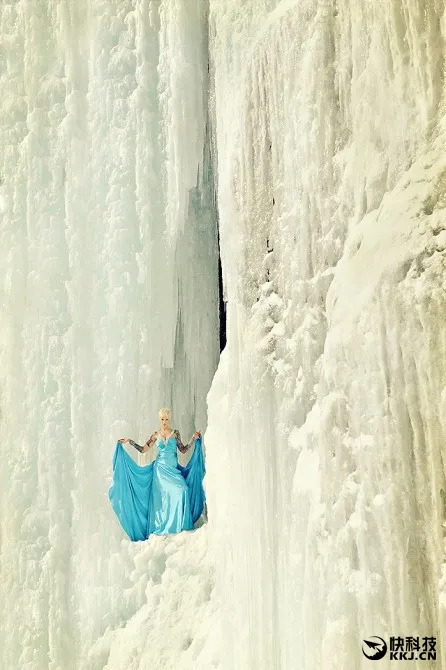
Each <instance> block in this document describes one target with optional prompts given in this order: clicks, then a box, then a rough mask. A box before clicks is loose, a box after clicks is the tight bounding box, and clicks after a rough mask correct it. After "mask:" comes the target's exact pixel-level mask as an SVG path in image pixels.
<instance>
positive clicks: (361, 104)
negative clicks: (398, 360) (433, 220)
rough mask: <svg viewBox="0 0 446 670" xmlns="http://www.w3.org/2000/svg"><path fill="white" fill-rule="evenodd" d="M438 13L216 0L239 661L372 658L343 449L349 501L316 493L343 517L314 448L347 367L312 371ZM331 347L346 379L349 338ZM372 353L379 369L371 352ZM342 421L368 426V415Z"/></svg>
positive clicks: (435, 40)
mask: <svg viewBox="0 0 446 670" xmlns="http://www.w3.org/2000/svg"><path fill="white" fill-rule="evenodd" d="M442 11H443V8H442V7H441V3H432V4H430V5H429V7H426V6H425V3H423V2H421V1H420V2H414V3H411V5H410V7H409V6H406V5H405V4H404V3H403V4H402V5H401V7H400V6H398V7H396V6H395V7H393V6H392V7H390V6H389V7H388V8H386V9H385V10H384V8H383V7H382V6H379V5H373V4H370V3H360V2H354V1H346V2H340V3H337V4H336V7H335V6H334V5H333V3H330V2H326V1H325V0H320V1H319V2H315V1H312V0H309V1H308V2H293V1H292V0H291V1H286V0H284V1H283V2H271V3H268V2H263V3H254V2H253V3H251V2H248V3H247V2H238V1H236V0H234V1H232V2H230V3H225V4H224V5H223V4H222V3H219V2H218V0H215V1H214V2H211V12H210V25H211V36H212V38H211V53H212V61H213V70H214V77H215V114H216V119H217V123H216V127H217V145H218V161H219V174H218V183H219V215H220V220H221V233H222V260H223V264H224V267H223V272H224V275H225V280H226V286H227V291H228V346H227V348H226V351H225V353H224V355H223V357H222V362H221V365H220V367H219V370H218V371H217V374H216V377H215V378H214V382H213V387H212V389H211V392H210V394H209V408H210V423H209V429H208V442H209V443H211V442H212V443H213V444H215V449H213V450H212V451H211V452H210V453H209V455H208V479H209V481H215V482H216V486H215V488H214V487H211V489H210V493H211V498H210V500H209V507H210V514H211V515H212V518H213V520H214V523H213V525H212V527H210V531H212V536H213V540H214V542H215V548H216V554H217V556H219V554H218V547H220V546H221V545H222V544H223V545H225V546H228V549H229V554H230V556H231V558H230V560H227V556H224V558H223V559H222V560H221V561H218V559H217V561H218V562H217V575H218V580H219V588H220V590H221V593H222V594H224V596H223V597H222V614H223V622H222V625H223V630H224V633H225V639H226V640H227V641H228V644H227V645H226V646H225V649H224V654H225V656H224V663H225V667H228V668H237V667H256V668H264V669H265V670H267V669H268V670H270V669H271V668H275V669H276V668H277V669H278V668H281V669H283V670H285V669H287V668H291V667H302V668H306V669H308V670H312V669H313V668H314V667H324V668H328V667H330V668H333V669H334V668H336V670H337V669H338V668H343V667H346V666H348V667H358V666H357V663H356V662H357V661H358V662H361V652H360V650H359V654H358V647H357V646H355V644H359V643H360V642H359V641H360V636H361V635H362V634H363V631H362V630H359V625H358V624H357V622H358V620H359V618H360V617H362V619H361V620H362V621H364V620H365V619H366V616H365V615H366V613H365V611H362V610H361V608H365V607H366V605H364V590H366V589H367V588H369V586H370V589H371V590H373V588H374V586H375V585H374V583H373V579H372V580H371V582H370V583H368V582H367V581H366V580H365V582H361V578H360V577H359V576H358V574H357V573H356V572H355V570H356V569H357V570H358V571H360V570H361V569H362V568H364V569H366V564H365V562H364V563H362V565H360V566H359V567H358V565H357V561H356V557H355V556H353V557H351V556H350V555H348V556H347V555H346V554H347V553H348V552H349V551H350V550H351V545H348V548H347V545H346V544H343V540H344V533H343V530H342V528H341V527H339V528H338V527H336V528H334V527H335V526H337V524H340V523H341V515H342V510H343V504H344V500H343V497H342V496H344V495H345V494H346V492H347V491H348V492H349V493H351V494H352V495H354V492H355V490H356V489H355V482H354V481H351V482H350V480H349V476H350V479H353V476H351V475H352V472H353V470H352V471H350V470H349V468H350V467H352V463H351V461H350V460H349V459H346V460H345V461H342V462H341V463H340V464H339V470H340V471H341V472H342V473H343V475H341V474H339V472H338V473H337V476H339V477H341V478H342V476H344V477H345V479H346V480H348V481H346V486H345V490H344V489H342V493H341V492H340V490H339V489H337V493H338V495H339V496H341V498H340V500H339V501H337V500H336V495H334V496H332V497H330V498H329V500H328V501H327V500H326V499H325V498H324V501H323V502H324V503H326V505H327V507H330V510H331V509H332V507H333V506H334V505H335V504H337V502H339V505H337V507H336V509H337V510H339V515H338V516H336V519H334V517H333V516H332V515H331V514H330V513H329V512H327V514H324V513H323V510H324V508H323V507H322V506H320V505H319V503H320V502H321V501H320V499H319V494H320V491H325V490H326V489H327V488H329V484H328V482H327V481H324V479H323V478H322V479H321V480H320V477H321V473H322V474H323V475H324V476H329V475H328V472H332V471H331V470H330V469H329V468H328V467H326V466H325V467H320V466H319V459H321V458H325V459H327V461H328V460H329V455H327V454H326V453H325V450H326V449H327V448H328V446H329V445H330V444H331V441H333V442H334V444H337V440H338V436H339V432H342V430H343V428H342V427H343V421H344V414H343V411H342V404H341V403H339V402H338V398H337V396H336V393H335V389H334V388H333V387H335V380H336V378H337V370H336V367H334V368H333V369H332V370H331V374H330V379H331V381H332V386H330V396H329V397H328V398H325V397H324V393H325V392H327V393H328V391H327V387H326V386H325V385H324V384H321V375H322V372H323V371H324V370H327V371H328V370H329V369H330V360H329V357H326V352H325V345H326V338H327V333H328V323H327V312H326V296H327V291H328V289H329V286H330V283H331V281H332V278H333V275H334V274H335V273H336V267H337V264H338V262H339V260H340V258H341V257H342V255H343V253H344V244H345V241H346V239H347V236H348V234H349V231H350V229H352V228H354V227H355V225H357V224H359V222H360V221H361V220H362V219H363V217H364V216H365V215H366V214H367V213H368V212H371V211H372V210H374V209H375V208H377V207H379V206H380V203H381V201H382V199H383V196H384V195H385V194H386V192H387V191H392V189H393V188H394V187H395V184H396V183H397V181H398V179H399V178H400V177H401V175H402V174H404V171H405V170H406V169H407V168H408V167H409V166H410V164H411V163H412V161H413V160H414V158H415V157H416V155H417V152H419V151H423V150H424V148H425V146H426V143H427V141H428V140H429V133H430V131H431V129H432V127H435V123H436V121H437V120H438V103H439V100H440V99H441V95H442V89H441V86H440V82H441V81H442V68H443V56H442V52H443V47H444V36H443V35H442V33H441V22H440V19H441V15H442ZM398 197H401V193H400V194H399V195H398ZM388 225H389V226H391V225H392V224H391V222H390V220H389V224H388ZM358 243H359V241H358ZM349 252H350V253H352V248H350V251H349ZM363 262H365V258H364V259H363ZM353 276H354V275H353ZM353 281H354V279H353V277H352V278H351V279H350V282H353ZM344 290H345V291H346V290H348V285H344ZM352 299H353V298H352ZM352 338H353V335H352ZM333 346H334V345H333ZM350 346H351V347H352V346H353V344H352V342H350ZM336 360H337V361H338V364H339V366H341V369H340V371H339V373H340V376H342V377H343V378H344V375H347V376H348V372H346V369H347V370H349V369H350V368H353V369H354V361H355V359H354V353H353V349H351V357H347V358H346V359H343V360H342V362H341V361H340V360H339V358H338V357H336ZM361 365H362V366H363V368H364V369H370V367H368V363H367V359H366V358H365V357H364V358H363V359H362V363H361ZM352 375H353V372H352ZM373 392H374V391H373V390H372V389H371V393H373ZM354 400H355V394H354V392H352V396H351V402H354ZM375 411H377V412H378V414H379V412H380V411H382V408H381V409H379V408H378V409H376V407H375ZM325 413H326V414H325ZM351 421H352V422H354V423H355V431H359V432H360V431H361V429H364V432H367V426H365V425H364V424H363V420H362V418H361V413H360V412H358V413H354V416H352V417H351ZM321 423H323V424H324V425H328V426H330V430H331V433H330V435H329V437H327V435H321V434H320V433H319V430H318V427H319V425H320V424H321ZM326 430H327V431H328V428H326ZM314 433H315V435H316V436H315V437H314V441H313V434H314ZM219 447H220V448H219ZM217 454H218V458H217ZM343 468H344V469H343ZM373 473H374V467H373V463H372V462H368V466H367V467H366V468H365V470H364V471H362V476H363V477H364V478H367V477H368V478H369V479H370V480H371V481H375V479H374V477H373ZM375 484H376V481H375ZM319 487H320V488H319ZM376 492H378V490H377V491H376ZM369 495H370V492H369ZM328 518H329V519H330V521H329V523H328V524H327V519H328ZM356 521H357V519H356V518H355V517H353V519H352V523H355V522H356ZM396 523H397V522H396V521H395V524H396ZM327 525H328V526H331V527H327ZM346 532H347V531H346ZM331 533H332V534H333V535H334V536H335V537H336V540H337V541H338V544H336V550H337V557H338V563H337V565H338V566H340V567H339V571H342V570H344V569H345V570H347V568H346V566H347V567H348V565H349V561H350V560H351V562H352V565H353V566H354V567H353V568H352V573H351V574H352V576H351V581H350V580H349V575H350V573H348V574H346V575H345V582H343V583H344V586H343V587H342V589H341V590H339V589H337V587H336V584H335V582H334V577H333V575H334V572H333V570H332V566H331V556H332V553H333V550H334V549H333V544H330V543H329V542H326V541H325V539H326V538H327V537H329V536H330V534H331ZM359 535H360V540H359V541H360V542H362V543H363V547H361V549H362V550H363V549H364V547H365V548H367V535H366V533H365V531H364V534H362V533H361V532H360V531H359ZM383 551H385V548H384V549H383ZM343 552H345V553H343ZM386 560H387V559H386ZM389 560H392V559H388V560H387V563H388V562H389ZM355 561H356V562H355ZM355 579H357V580H358V581H357V582H355ZM330 580H331V581H330ZM417 583H418V582H417ZM356 586H357V590H356V589H355V587H356ZM361 588H363V589H364V590H361ZM323 593H325V596H323V595H322V594H323ZM327 602H329V605H330V607H331V606H332V604H333V602H334V603H335V604H334V605H333V608H332V609H331V610H330V617H331V618H330V620H329V621H327V617H326V607H327ZM374 606H376V602H375V604H374ZM409 607H411V605H409ZM357 614H358V616H356V615H357ZM375 614H376V617H379V616H380V614H383V616H384V615H386V614H385V607H384V606H383V610H382V612H380V611H379V608H378V607H377V609H376V610H375ZM363 615H364V616H363ZM391 617H392V619H391V620H392V621H394V622H395V621H397V620H398V611H397V608H396V607H395V608H394V610H393V611H392V613H391ZM401 620H403V618H401ZM366 634H367V633H365V632H364V635H366ZM337 635H338V636H340V635H342V636H343V645H342V647H336V654H334V653H333V648H334V646H335V640H336V639H337V638H336V636H337ZM356 640H357V641H358V642H357V643H356ZM318 641H322V642H318Z"/></svg>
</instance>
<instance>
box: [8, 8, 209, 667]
mask: <svg viewBox="0 0 446 670" xmlns="http://www.w3.org/2000/svg"><path fill="white" fill-rule="evenodd" d="M206 11H207V7H206V4H205V3H202V2H199V1H198V0H197V1H196V2H195V1H194V0H188V2H187V4H185V3H183V2H172V1H169V2H159V1H150V0H139V1H137V2H132V1H131V0H128V1H125V0H124V1H122V0H116V1H114V0H111V1H109V0H107V1H106V2H103V1H101V0H97V1H96V0H91V1H87V0H81V1H80V2H77V1H76V2H71V1H69V0H45V1H42V2H41V1H40V0H19V1H11V2H9V1H8V0H7V1H6V2H2V3H1V6H0V82H1V84H0V89H1V91H2V100H1V103H0V147H1V149H0V174H1V187H0V188H1V191H0V202H1V213H0V215H1V219H0V235H1V240H0V267H1V278H2V281H1V286H0V304H1V315H2V328H1V333H0V388H1V392H0V393H1V396H0V403H1V418H0V421H1V423H0V426H1V434H2V438H3V439H2V445H3V446H2V467H1V475H0V476H1V486H0V503H1V527H0V532H1V549H0V570H1V579H0V608H1V611H2V612H3V615H2V626H1V629H0V647H1V649H2V653H1V663H0V665H1V667H2V668H4V669H5V670H17V669H18V668H20V669H21V670H25V669H29V670H48V669H49V668H51V669H52V670H55V669H56V668H57V669H60V670H62V669H63V670H71V669H73V670H80V668H88V669H89V670H92V669H93V668H102V667H104V666H105V664H106V662H107V658H108V649H109V647H110V644H111V640H110V635H109V634H107V635H108V637H105V638H104V637H103V636H104V635H105V634H106V631H113V630H114V629H115V628H116V627H119V626H121V625H122V624H123V623H124V622H126V621H127V620H128V619H130V618H131V616H132V615H133V614H134V613H135V612H138V611H139V608H140V607H141V605H142V604H143V603H144V602H146V597H145V590H144V586H143V581H144V579H146V581H148V580H150V579H151V578H152V576H153V574H154V575H160V574H162V573H163V566H164V563H165V562H166V561H165V560H163V553H162V549H161V548H160V551H159V556H158V558H157V559H156V560H155V561H154V567H153V570H151V569H150V560H148V561H147V570H146V572H145V573H144V571H143V570H139V568H138V566H139V565H140V564H138V563H137V557H138V556H137V554H136V558H135V556H134V554H133V553H132V551H133V550H134V548H133V547H132V546H130V543H128V542H127V541H126V540H123V539H122V538H123V533H122V530H121V529H120V527H119V525H118V523H117V521H116V518H115V517H114V515H113V513H112V511H111V509H110V505H109V503H108V499H107V488H108V485H109V483H110V478H111V458H112V455H113V450H114V446H115V443H116V440H117V439H118V438H119V437H123V436H130V437H133V438H134V439H136V440H143V439H147V437H148V435H150V434H151V432H152V431H153V430H154V428H155V427H156V425H157V411H158V408H159V407H160V406H161V407H162V406H171V407H172V408H173V413H174V419H175V424H176V425H177V426H178V427H179V428H180V430H181V431H182V434H183V437H184V438H185V439H188V438H189V437H190V435H191V432H192V429H193V428H194V427H197V428H201V429H202V430H204V429H205V427H206V403H205V397H206V393H207V391H208V389H209V386H210V382H211V379H212V376H213V373H214V371H215V368H216V366H217V362H218V353H219V352H218V293H217V291H218V282H217V251H218V250H217V242H216V239H217V236H216V213H215V206H214V187H213V177H212V165H211V161H210V154H209V146H210V143H209V142H208V141H207V140H206V137H207V134H208V133H209V132H210V127H209V124H208V112H207V108H208V106H207V99H208V92H207V60H208V57H207V24H206ZM174 546H175V545H174ZM203 546H205V545H203ZM197 556H198V554H197ZM135 561H136V563H135ZM197 561H198V558H197ZM143 573H144V574H143ZM156 578H157V577H154V579H156ZM173 583H175V582H173ZM169 584H170V588H171V585H172V580H171V581H170V582H169ZM204 584H205V582H204V581H203V585H204ZM166 588H167V589H168V588H169V587H166ZM203 588H205V586H203ZM5 612H7V613H8V615H7V616H4V614H5ZM151 630H152V631H153V626H152V629H151ZM98 639H100V640H101V644H97V645H96V646H95V647H94V649H93V652H94V653H92V654H90V655H89V651H90V648H91V647H92V645H93V643H94V642H96V641H97V640H98ZM166 639H168V638H166V636H165V638H164V642H166ZM185 639H186V633H185ZM172 648H173V649H175V647H172ZM119 667H120V670H123V666H122V665H121V666H119ZM129 667H130V666H127V668H129ZM127 668H126V670H127Z"/></svg>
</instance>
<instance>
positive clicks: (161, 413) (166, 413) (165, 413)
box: [158, 407, 171, 419]
mask: <svg viewBox="0 0 446 670" xmlns="http://www.w3.org/2000/svg"><path fill="white" fill-rule="evenodd" d="M170 415H171V411H170V409H168V408H167V407H163V408H162V409H160V411H159V412H158V416H159V418H160V419H162V418H163V417H164V416H167V418H168V419H170Z"/></svg>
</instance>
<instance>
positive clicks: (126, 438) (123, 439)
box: [118, 437, 129, 444]
mask: <svg viewBox="0 0 446 670" xmlns="http://www.w3.org/2000/svg"><path fill="white" fill-rule="evenodd" d="M128 441H129V439H128V437H121V438H120V439H119V440H118V442H121V444H125V443H126V442H128Z"/></svg>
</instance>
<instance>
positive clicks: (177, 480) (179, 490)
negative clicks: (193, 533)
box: [108, 435, 205, 541]
mask: <svg viewBox="0 0 446 670" xmlns="http://www.w3.org/2000/svg"><path fill="white" fill-rule="evenodd" d="M157 447H158V456H157V457H156V459H155V460H154V461H153V463H150V464H149V465H138V463H136V462H135V461H134V460H133V458H132V457H131V456H129V454H128V453H127V452H126V451H125V449H124V447H123V446H122V444H121V442H118V443H117V444H116V449H115V453H114V456H113V483H112V485H111V486H110V489H109V491H108V497H109V499H110V502H111V505H112V507H113V509H114V511H115V513H116V516H117V517H118V519H119V521H120V523H121V525H122V527H123V528H124V530H125V532H126V533H127V535H128V536H129V538H130V539H131V540H133V541H137V540H146V539H147V538H148V537H149V535H151V534H154V535H165V534H168V533H180V532H181V531H182V530H192V529H193V527H194V523H195V522H196V521H197V520H198V519H199V518H200V516H201V513H202V511H203V507H204V501H205V494H204V490H203V477H204V474H205V469H204V459H203V450H202V443H201V437H199V438H197V439H196V440H195V448H194V452H193V454H192V457H191V459H190V461H189V463H188V464H187V466H186V467H183V466H182V465H180V464H179V463H178V456H177V439H176V437H175V436H173V435H172V436H170V437H169V438H167V439H164V438H162V437H158V439H157Z"/></svg>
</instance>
